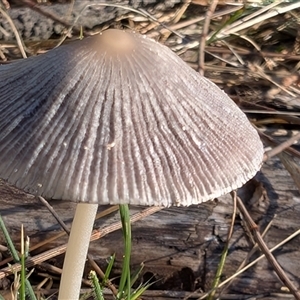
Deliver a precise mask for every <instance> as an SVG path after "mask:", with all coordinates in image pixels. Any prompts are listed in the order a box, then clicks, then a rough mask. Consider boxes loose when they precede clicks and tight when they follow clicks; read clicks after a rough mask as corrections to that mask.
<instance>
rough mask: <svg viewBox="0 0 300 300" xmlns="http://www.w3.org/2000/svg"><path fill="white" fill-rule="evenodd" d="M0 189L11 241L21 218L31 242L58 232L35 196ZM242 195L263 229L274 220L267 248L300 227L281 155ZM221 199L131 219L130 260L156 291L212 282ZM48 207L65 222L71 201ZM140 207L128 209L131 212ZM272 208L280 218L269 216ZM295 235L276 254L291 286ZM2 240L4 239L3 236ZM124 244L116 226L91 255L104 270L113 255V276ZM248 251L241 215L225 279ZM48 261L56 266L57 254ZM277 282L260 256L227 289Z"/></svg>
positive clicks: (226, 209)
mask: <svg viewBox="0 0 300 300" xmlns="http://www.w3.org/2000/svg"><path fill="white" fill-rule="evenodd" d="M0 191H1V194H0V212H1V214H2V216H3V218H4V220H5V223H6V225H7V227H8V230H9V232H10V234H11V235H12V238H13V240H14V242H15V243H16V244H19V239H20V233H19V232H20V226H21V224H24V227H25V229H26V233H27V235H29V236H30V238H31V245H32V246H33V245H35V244H36V243H38V242H40V241H43V240H45V239H46V238H49V237H51V236H53V235H55V234H56V233H57V231H58V230H59V226H58V225H57V222H56V220H55V219H54V218H53V217H52V215H51V214H50V213H49V212H48V210H47V209H46V208H45V207H43V205H42V204H41V203H40V202H39V201H38V200H37V199H35V198H34V197H32V196H29V195H26V194H24V193H22V192H19V191H16V190H14V189H11V188H9V187H8V186H6V185H4V184H3V182H1V185H0ZM240 194H241V196H242V197H243V199H245V200H246V203H247V205H248V209H249V211H250V213H251V215H252V217H253V218H254V219H255V220H256V221H257V222H258V224H259V225H260V226H261V227H262V229H263V228H265V226H266V225H267V224H268V223H269V222H270V221H272V226H271V228H270V229H269V231H268V233H267V234H266V236H265V241H266V242H267V244H268V246H269V247H270V248H271V247H273V246H275V245H276V244H277V243H279V242H280V241H281V240H283V239H284V238H286V237H288V236H289V235H290V234H292V233H293V232H294V231H296V230H297V229H299V228H300V218H299V210H300V205H299V204H300V195H299V191H298V190H297V188H296V187H295V185H294V183H293V181H292V179H291V178H290V176H289V175H288V173H287V171H286V170H285V169H284V168H283V167H282V165H281V163H280V161H279V160H278V159H273V160H272V161H270V162H267V163H266V164H265V165H264V167H263V169H262V172H261V173H260V174H258V176H257V181H256V180H253V181H251V182H250V183H249V184H248V185H246V186H245V187H244V188H243V189H241V190H240ZM219 200H221V201H218V204H217V205H216V203H215V202H209V203H206V204H202V205H199V206H193V207H188V208H169V209H164V210H162V211H160V212H158V213H156V214H154V215H152V216H149V217H147V218H145V219H144V220H142V221H139V222H137V223H135V224H134V225H133V228H132V230H133V232H132V236H133V251H132V265H133V268H134V269H136V268H137V267H138V265H139V264H140V263H141V262H144V264H145V267H144V271H143V274H144V276H145V279H147V278H149V277H151V276H154V278H155V279H160V280H159V281H158V282H156V283H155V284H154V285H153V288H154V289H164V290H168V289H173V290H184V291H193V290H195V289H196V288H201V289H202V290H208V289H209V288H210V286H211V283H212V280H213V277H214V274H215V271H216V268H217V265H218V262H219V259H220V255H221V252H222V250H223V247H224V244H225V241H226V235H227V230H228V227H229V224H230V218H231V215H232V204H231V203H232V201H231V199H230V197H229V196H225V197H221V198H220V199H219ZM51 205H52V206H53V208H54V209H55V211H56V212H57V213H58V214H59V215H60V217H61V218H62V219H63V220H64V221H65V222H66V223H67V224H68V225H70V222H71V219H72V216H73V213H74V208H75V204H74V203H70V202H59V201H51ZM138 210H139V208H133V209H132V211H133V212H135V211H138ZM275 214H276V215H277V216H276V217H275V218H274V216H275ZM118 218H119V217H118V213H117V212H115V213H113V214H112V215H110V216H107V217H105V218H101V219H100V220H98V221H96V223H95V228H99V227H100V228H103V227H106V226H108V225H109V224H111V223H113V222H115V221H116V220H118ZM299 239H300V238H299V237H296V238H294V239H293V240H292V241H290V242H289V243H288V244H286V245H284V246H282V247H281V248H280V249H278V250H276V251H275V256H276V258H277V259H278V261H279V263H280V264H281V266H282V267H283V268H284V269H285V271H286V272H287V274H288V276H289V278H290V279H291V280H292V281H293V282H294V283H295V285H296V286H299V283H300V274H299V268H300V259H299V258H300V250H299ZM64 242H66V237H64V238H60V239H59V240H56V241H53V242H51V243H50V244H48V245H46V246H44V247H42V248H41V249H37V250H35V251H34V252H32V253H31V255H35V254H37V253H38V252H40V251H42V250H43V251H44V250H46V249H49V248H53V247H55V246H58V245H60V244H62V243H64ZM0 243H1V244H4V241H3V236H2V235H0ZM122 249H123V241H122V234H121V232H120V230H119V231H116V232H113V233H111V234H109V235H107V236H105V237H104V238H102V239H100V240H98V241H94V242H92V243H91V246H90V254H91V255H92V256H93V258H94V259H95V260H96V261H97V262H98V263H99V264H100V266H101V267H103V268H105V265H106V259H107V257H109V256H110V255H111V254H113V253H116V263H115V267H114V274H115V275H117V274H119V273H120V268H121V261H122V255H123V250H122ZM250 249H251V242H250V240H249V238H248V237H247V236H246V235H245V231H244V228H243V227H242V226H241V221H240V220H239V218H238V219H237V220H236V223H235V227H234V234H233V237H232V240H231V243H230V250H229V255H228V257H227V260H226V267H225V270H224V272H223V275H222V279H225V278H226V277H229V276H230V275H232V274H233V273H234V272H235V270H236V269H237V268H238V266H239V264H240V263H241V262H242V260H243V259H244V258H245V257H246V256H247V253H248V252H249V251H250ZM256 256H257V255H255V256H254V257H256ZM252 259H253V258H252ZM52 262H55V263H57V264H58V265H60V264H61V259H60V260H57V261H56V260H55V261H54V260H52ZM88 268H89V267H88ZM281 288H282V285H281V283H280V281H279V280H278V279H277V276H276V275H275V274H274V271H273V270H272V269H271V267H270V265H269V264H268V262H267V261H266V260H265V259H263V260H261V261H260V262H259V263H258V264H256V265H255V266H254V267H252V268H251V269H249V270H248V271H246V272H245V273H244V274H243V275H241V276H239V277H238V278H237V279H236V280H235V281H234V284H233V285H231V286H230V287H229V289H228V290H226V293H235V294H254V295H256V294H263V293H276V292H281ZM224 292H225V291H224ZM274 299H275V298H274Z"/></svg>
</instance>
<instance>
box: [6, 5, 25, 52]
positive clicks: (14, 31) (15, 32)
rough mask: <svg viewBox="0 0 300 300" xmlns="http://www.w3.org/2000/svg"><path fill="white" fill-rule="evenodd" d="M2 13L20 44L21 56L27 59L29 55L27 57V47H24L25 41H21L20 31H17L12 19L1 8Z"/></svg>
mask: <svg viewBox="0 0 300 300" xmlns="http://www.w3.org/2000/svg"><path fill="white" fill-rule="evenodd" d="M0 13H1V14H2V15H3V16H4V17H5V19H6V20H7V22H8V23H9V25H10V27H11V29H12V31H13V33H14V35H15V37H16V40H17V44H18V47H19V49H20V51H21V54H22V56H23V58H26V57H27V55H26V52H25V50H24V49H25V46H24V43H23V41H22V39H21V37H20V35H19V32H18V30H17V28H16V26H15V24H14V22H13V21H12V19H11V17H10V16H9V15H8V14H7V13H6V11H5V10H4V9H2V8H1V7H0Z"/></svg>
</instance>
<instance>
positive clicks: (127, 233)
mask: <svg viewBox="0 0 300 300" xmlns="http://www.w3.org/2000/svg"><path fill="white" fill-rule="evenodd" d="M119 210H120V216H121V221H122V229H123V238H124V244H125V254H124V259H123V266H122V275H121V279H120V285H119V292H118V295H117V297H118V298H119V299H122V297H124V296H125V295H126V299H127V300H130V299H131V296H130V294H131V284H130V254H131V226H130V214H129V207H128V205H127V204H122V205H120V206H119ZM125 286H126V289H125Z"/></svg>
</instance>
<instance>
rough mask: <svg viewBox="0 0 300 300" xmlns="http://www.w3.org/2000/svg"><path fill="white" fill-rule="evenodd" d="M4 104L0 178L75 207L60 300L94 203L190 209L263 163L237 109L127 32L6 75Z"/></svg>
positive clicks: (73, 285) (75, 291)
mask: <svg viewBox="0 0 300 300" xmlns="http://www.w3.org/2000/svg"><path fill="white" fill-rule="evenodd" d="M0 95H1V96H0V107H1V110H0V178H3V179H5V180H6V181H8V182H9V183H11V184H13V185H15V186H16V187H18V188H20V189H23V190H25V191H27V192H29V193H32V194H35V195H41V196H43V197H45V198H48V199H49V198H51V199H59V200H70V201H75V202H80V203H79V204H78V205H77V209H76V213H75V218H74V222H73V225H72V230H71V235H70V238H69V243H68V249H67V253H66V258H65V263H64V268H63V275H62V282H61V287H60V294H59V298H60V299H75V298H78V295H79V289H80V284H81V277H82V272H83V267H84V261H85V258H86V253H87V247H88V242H89V237H90V234H91V230H92V227H93V222H94V216H95V214H96V211H97V206H98V204H125V203H126V204H127V203H128V204H134V205H144V206H146V205H155V206H170V205H177V206H179V205H183V206H187V205H191V204H198V203H201V202H203V201H207V200H210V199H213V198H215V197H218V196H220V195H223V194H226V193H228V192H230V191H231V190H234V189H236V188H239V187H240V186H242V185H243V184H244V183H245V182H246V181H248V180H249V179H250V178H252V177H253V176H254V175H255V173H256V172H257V171H258V170H259V168H260V166H261V164H262V160H263V152H264V151H263V146H262V143H261V141H260V139H259V137H258V134H257V132H256V130H255V129H254V128H253V127H252V125H251V124H250V123H249V121H248V119H247V117H246V116H245V115H244V113H243V112H242V111H241V110H240V109H239V108H238V107H237V106H236V104H235V103H234V102H233V101H232V100H231V99H230V98H229V97H228V96H227V95H226V94H225V93H224V92H223V91H221V90H220V89H219V88H218V87H217V86H216V85H215V84H213V83H212V82H211V81H209V80H208V79H206V78H204V77H202V76H200V75H199V74H198V73H197V72H195V71H194V70H192V69H191V68H190V67H189V66H187V65H186V64H185V63H184V62H183V61H182V60H181V59H180V58H179V57H178V56H177V55H176V54H174V53H173V52H172V51H171V50H169V49H168V48H167V47H165V46H163V45H161V44H159V43H157V42H155V41H153V40H151V39H149V38H147V37H145V36H142V35H139V34H137V33H134V32H127V31H121V30H116V29H109V30H107V31H105V32H103V33H102V34H100V35H97V36H94V37H89V38H86V39H84V40H82V41H77V42H74V43H70V44H69V45H65V46H61V47H59V48H57V49H54V50H51V51H49V52H47V53H46V54H43V55H40V56H37V57H31V58H28V59H25V60H21V61H18V62H15V63H11V64H8V65H3V66H1V68H0ZM79 237H80V239H85V240H84V241H83V240H81V241H80V240H79ZM81 245H82V247H81ZM74 255H76V256H77V257H76V258H75V256H74ZM65 271H66V272H68V271H69V272H68V273H67V274H65V273H64V272H65Z"/></svg>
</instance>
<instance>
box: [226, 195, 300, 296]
mask: <svg viewBox="0 0 300 300" xmlns="http://www.w3.org/2000/svg"><path fill="white" fill-rule="evenodd" d="M232 194H236V192H232ZM237 207H238V209H239V210H240V212H241V214H242V215H243V217H244V219H245V220H246V222H247V224H248V226H249V227H250V230H251V231H252V234H253V237H254V239H255V241H256V243H257V244H258V246H259V248H260V250H261V251H262V253H263V254H264V255H265V256H266V258H267V260H268V262H269V263H270V264H271V265H272V266H273V268H274V271H275V272H276V274H277V275H278V277H279V278H280V280H281V281H282V283H283V284H284V285H285V286H286V287H287V288H288V289H289V291H290V292H291V293H292V294H293V295H294V296H295V298H296V299H297V300H300V292H299V291H298V290H297V288H296V287H295V286H294V284H293V283H292V282H291V281H290V279H289V278H288V277H287V276H286V274H285V272H284V271H283V269H282V268H281V266H280V265H279V264H278V262H277V261H276V259H275V258H274V256H273V255H272V253H271V252H270V250H269V248H268V247H267V245H266V244H265V242H264V240H263V238H262V236H261V234H260V232H259V231H258V226H257V225H256V223H255V222H254V221H253V219H252V218H251V216H250V214H249V213H248V211H247V209H246V207H245V206H244V203H243V202H242V200H241V199H240V198H239V197H237Z"/></svg>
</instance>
